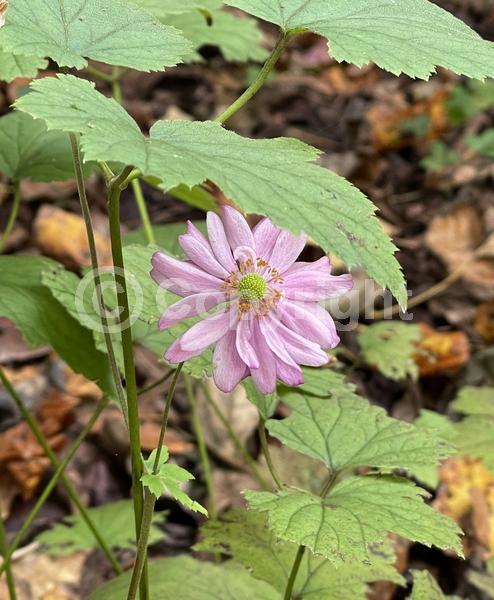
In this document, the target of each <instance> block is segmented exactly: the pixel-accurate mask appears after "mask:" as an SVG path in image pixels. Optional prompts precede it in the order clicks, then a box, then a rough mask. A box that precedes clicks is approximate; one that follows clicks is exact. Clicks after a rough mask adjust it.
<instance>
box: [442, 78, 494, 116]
mask: <svg viewBox="0 0 494 600" xmlns="http://www.w3.org/2000/svg"><path fill="white" fill-rule="evenodd" d="M492 106H494V81H493V80H492V79H488V80H487V81H475V80H470V81H466V82H462V83H461V84H458V85H456V86H455V87H454V88H453V89H452V91H451V94H450V96H449V98H448V100H447V102H446V108H447V111H448V121H449V122H450V123H451V124H452V125H462V124H463V123H466V122H467V121H469V120H470V119H471V118H472V117H474V116H475V115H476V114H478V113H479V112H482V111H484V110H487V109H489V108H491V107H492Z"/></svg>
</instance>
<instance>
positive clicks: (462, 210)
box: [425, 202, 494, 300]
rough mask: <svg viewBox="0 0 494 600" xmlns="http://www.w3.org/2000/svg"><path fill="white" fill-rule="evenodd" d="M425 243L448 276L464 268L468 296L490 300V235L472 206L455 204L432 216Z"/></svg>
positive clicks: (493, 293)
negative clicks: (443, 264)
mask: <svg viewBox="0 0 494 600" xmlns="http://www.w3.org/2000/svg"><path fill="white" fill-rule="evenodd" d="M425 243H426V245H427V246H428V247H429V249H430V250H432V252H434V254H436V255H437V256H439V258H440V259H441V260H442V261H443V262H444V263H445V264H446V266H447V267H448V271H449V272H450V273H451V272H453V271H455V270H456V269H458V268H459V267H461V266H462V265H464V270H463V273H462V278H463V279H464V281H465V282H467V283H470V284H471V287H470V288H469V289H470V291H471V292H473V293H475V294H478V295H479V296H480V297H481V298H483V299H485V300H488V299H491V298H494V233H490V232H489V229H488V226H487V222H486V218H485V215H484V214H483V213H482V211H480V209H478V208H477V207H476V206H475V205H474V204H472V203H469V202H468V203H462V204H457V205H456V206H454V207H453V208H452V209H450V210H449V211H448V212H447V213H445V214H440V215H436V216H435V217H434V218H433V219H432V221H431V222H430V224H429V227H428V229H427V232H426V234H425ZM467 261H468V264H467V265H465V263H467Z"/></svg>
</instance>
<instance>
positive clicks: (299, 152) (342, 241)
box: [16, 75, 407, 306]
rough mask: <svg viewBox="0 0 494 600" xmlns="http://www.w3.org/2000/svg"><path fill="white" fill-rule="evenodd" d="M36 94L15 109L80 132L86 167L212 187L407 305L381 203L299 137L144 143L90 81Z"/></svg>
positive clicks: (176, 126) (169, 124)
mask: <svg viewBox="0 0 494 600" xmlns="http://www.w3.org/2000/svg"><path fill="white" fill-rule="evenodd" d="M31 88H32V92H31V93H29V94H27V95H25V96H24V97H23V98H21V99H19V100H18V101H17V102H16V106H17V108H19V109H20V110H23V111H24V112H27V113H29V114H31V115H32V116H34V117H35V118H42V119H44V120H45V121H46V123H47V125H48V128H49V129H61V130H64V131H76V132H79V133H80V134H82V135H81V145H82V148H83V150H84V153H85V158H86V160H96V161H101V160H107V161H115V162H120V163H124V164H132V165H133V166H135V167H137V168H139V169H140V170H141V171H142V172H143V174H144V175H145V176H154V177H159V178H162V181H163V186H164V188H165V189H171V188H174V187H175V186H177V185H178V184H179V183H184V184H186V185H188V186H194V185H198V184H200V183H202V182H204V181H205V180H206V179H210V180H212V181H214V182H215V183H216V184H217V185H219V187H221V189H222V190H223V192H224V193H225V194H226V195H227V196H229V197H231V198H232V199H234V201H235V202H236V203H238V204H239V205H240V207H241V208H242V209H243V210H245V211H246V212H250V213H259V214H265V215H267V216H269V217H270V218H271V219H272V220H273V221H274V222H275V223H276V224H277V225H279V226H281V227H284V228H287V229H290V230H292V231H293V232H294V233H298V232H299V231H300V230H301V229H302V228H303V229H304V230H305V231H306V232H307V233H308V234H309V235H310V236H311V237H312V238H313V239H314V240H315V241H316V242H317V243H319V244H320V245H321V246H322V247H323V248H325V249H327V248H329V247H330V248H331V249H332V250H333V251H334V252H335V253H336V254H337V255H338V256H339V257H340V258H341V259H342V260H343V261H344V262H345V263H346V264H347V266H348V267H349V268H350V267H352V266H355V265H361V266H363V267H365V268H366V270H367V272H368V273H369V275H370V276H371V277H373V278H374V279H375V280H376V281H377V282H378V283H380V284H381V285H383V286H387V287H388V288H389V289H390V290H391V291H392V293H393V294H394V295H395V296H396V298H397V299H398V300H399V302H400V304H401V305H402V306H404V305H405V304H406V301H407V294H406V290H405V287H404V279H403V274H402V272H401V268H400V266H399V264H398V262H397V260H396V258H395V257H394V252H395V250H396V248H395V247H394V245H393V244H392V242H391V240H390V239H389V238H388V236H387V235H386V234H385V233H384V231H383V229H382V227H381V225H380V224H379V222H378V221H377V219H376V218H375V217H374V212H375V207H374V205H373V204H372V203H371V202H370V201H369V200H368V199H367V198H366V197H365V196H364V195H363V194H362V193H361V192H359V191H358V190H357V189H356V188H354V187H353V186H352V185H351V184H350V183H349V182H348V181H346V180H345V179H343V178H341V177H339V176H338V175H336V174H335V173H333V172H331V171H328V170H327V169H324V168H322V167H319V166H317V165H315V164H312V162H311V161H313V160H314V159H315V158H317V156H318V154H319V152H318V150H316V149H315V148H312V147H310V146H307V145H306V144H303V143H302V142H299V141H298V140H292V139H283V138H280V139H273V140H253V139H246V138H242V137H240V136H239V135H237V134H235V133H233V132H231V131H226V130H225V129H224V128H223V127H221V126H220V125H219V124H217V123H212V122H204V123H199V122H194V123H192V122H186V121H159V122H158V123H156V124H155V125H154V126H153V127H152V129H151V132H150V134H151V137H150V139H147V138H145V137H144V136H143V135H142V134H141V132H140V130H139V127H138V126H137V123H136V122H135V121H134V120H133V119H132V118H131V117H130V116H129V115H128V114H127V113H126V112H125V110H124V109H123V108H122V107H121V106H119V105H118V104H117V103H116V102H115V101H114V100H111V99H108V98H105V97H104V96H102V95H101V94H99V93H98V92H97V91H96V90H95V89H94V86H93V85H92V84H91V83H89V82H87V81H83V80H82V79H77V78H75V77H73V76H71V75H59V76H58V78H56V79H55V78H51V77H50V78H45V79H44V80H42V81H35V82H33V84H32V85H31ZM164 164H166V169H163V165H164ZM267 198H269V202H266V199H267ZM301 198H303V199H304V201H303V202H301Z"/></svg>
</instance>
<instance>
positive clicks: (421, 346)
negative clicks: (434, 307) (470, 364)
mask: <svg viewBox="0 0 494 600" xmlns="http://www.w3.org/2000/svg"><path fill="white" fill-rule="evenodd" d="M420 327H421V330H422V339H421V340H420V342H419V343H418V345H417V349H416V351H415V354H414V360H415V362H416V363H417V365H418V367H419V370H420V374H421V375H444V374H449V373H455V372H457V371H458V370H459V369H461V368H462V367H463V366H464V365H465V363H466V362H467V361H468V359H469V358H470V342H469V341H468V337H467V336H466V334H465V333H463V332H462V331H452V332H443V331H435V330H434V329H432V328H431V327H429V326H428V325H426V324H425V323H421V324H420Z"/></svg>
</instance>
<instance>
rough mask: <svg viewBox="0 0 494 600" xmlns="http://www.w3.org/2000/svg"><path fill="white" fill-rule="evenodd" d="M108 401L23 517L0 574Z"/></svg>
mask: <svg viewBox="0 0 494 600" xmlns="http://www.w3.org/2000/svg"><path fill="white" fill-rule="evenodd" d="M108 401H109V398H108V396H103V398H102V399H101V400H100V401H99V402H98V405H97V407H96V409H95V411H94V412H93V414H92V415H91V418H90V419H89V421H88V422H87V423H86V425H85V426H84V428H83V429H82V431H81V433H80V434H79V435H78V436H77V438H76V440H75V442H74V443H73V444H72V446H70V448H69V451H68V452H67V454H66V455H65V457H64V459H63V461H62V462H60V464H59V465H58V468H57V469H56V471H55V472H54V473H53V475H52V478H51V479H50V481H49V482H48V485H47V486H46V487H45V489H44V490H43V493H42V494H41V496H40V497H39V498H38V501H37V502H36V504H35V505H34V507H33V509H32V510H31V512H30V513H29V515H28V516H27V518H26V519H25V521H24V523H23V524H22V527H21V529H20V530H19V532H18V533H17V535H16V536H15V538H14V540H13V542H12V544H11V545H10V547H9V549H8V551H7V552H6V554H5V558H4V561H3V564H2V565H1V566H0V575H1V574H2V573H3V572H4V571H5V569H7V568H8V566H9V564H10V561H11V559H12V555H13V554H14V552H15V551H16V550H17V548H18V547H19V545H20V544H21V542H22V540H23V539H24V536H25V535H26V533H27V531H28V529H29V527H31V524H32V522H33V521H34V519H35V518H36V516H37V515H38V513H39V511H40V510H41V509H42V507H43V505H44V504H45V502H46V501H47V500H48V498H49V496H50V494H51V493H52V491H53V489H54V488H55V486H56V485H57V483H58V481H59V480H60V478H61V477H62V475H63V473H64V471H65V469H66V468H67V465H68V464H69V463H70V461H71V460H72V459H73V457H74V454H75V453H76V452H77V450H78V449H79V446H80V445H81V444H82V442H83V441H84V440H85V438H86V437H87V435H88V434H89V433H90V431H91V429H92V428H93V426H94V424H95V423H96V421H97V420H98V417H99V416H100V415H101V413H102V412H103V410H104V408H105V407H106V406H107V404H108Z"/></svg>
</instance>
